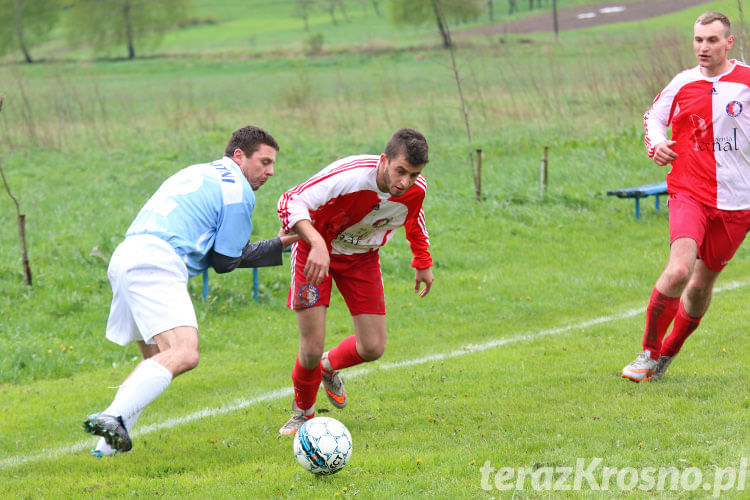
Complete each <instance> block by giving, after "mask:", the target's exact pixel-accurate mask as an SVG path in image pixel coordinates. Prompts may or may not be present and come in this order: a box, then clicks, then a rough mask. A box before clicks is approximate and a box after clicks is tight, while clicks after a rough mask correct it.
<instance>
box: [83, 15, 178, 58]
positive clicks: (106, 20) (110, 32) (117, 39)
mask: <svg viewBox="0 0 750 500" xmlns="http://www.w3.org/2000/svg"><path fill="white" fill-rule="evenodd" d="M191 3H192V2H191V0H77V1H76V2H75V4H73V7H72V8H71V9H70V17H69V25H68V37H69V39H70V40H71V41H72V42H84V43H88V44H90V45H91V46H92V47H94V48H95V49H97V50H98V49H103V48H109V47H113V46H116V45H123V44H124V45H125V46H126V47H127V51H128V59H134V58H135V43H136V40H139V41H140V42H143V43H144V44H148V45H151V46H154V47H155V46H156V45H158V44H159V43H160V42H161V40H162V39H163V37H164V34H165V33H166V32H167V31H168V30H169V29H170V28H172V27H174V26H176V25H178V24H180V23H181V22H183V21H185V20H186V19H187V18H188V13H189V8H190V4H191Z"/></svg>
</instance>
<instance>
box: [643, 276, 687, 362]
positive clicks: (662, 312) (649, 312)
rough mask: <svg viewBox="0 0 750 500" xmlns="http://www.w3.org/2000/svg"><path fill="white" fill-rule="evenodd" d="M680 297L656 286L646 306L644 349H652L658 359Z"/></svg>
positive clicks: (652, 354) (653, 356)
mask: <svg viewBox="0 0 750 500" xmlns="http://www.w3.org/2000/svg"><path fill="white" fill-rule="evenodd" d="M679 304H680V298H679V297H667V296H666V295H664V294H663V293H661V292H659V290H657V289H656V287H654V290H653V291H652V292H651V299H650V300H649V301H648V307H647V308H646V329H645V331H644V332H643V349H644V350H645V349H648V350H649V351H651V358H652V359H658V358H659V351H660V350H661V341H662V339H663V338H664V334H665V333H667V328H669V324H670V323H671V322H672V320H673V319H674V317H675V314H677V307H678V306H679Z"/></svg>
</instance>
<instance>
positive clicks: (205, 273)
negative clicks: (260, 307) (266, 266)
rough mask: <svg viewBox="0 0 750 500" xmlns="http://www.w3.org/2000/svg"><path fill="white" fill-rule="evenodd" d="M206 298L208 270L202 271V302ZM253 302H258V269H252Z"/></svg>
mask: <svg viewBox="0 0 750 500" xmlns="http://www.w3.org/2000/svg"><path fill="white" fill-rule="evenodd" d="M207 298H208V269H206V270H205V271H203V300H206V299H207ZM253 300H254V301H255V302H258V268H257V267H254V268H253Z"/></svg>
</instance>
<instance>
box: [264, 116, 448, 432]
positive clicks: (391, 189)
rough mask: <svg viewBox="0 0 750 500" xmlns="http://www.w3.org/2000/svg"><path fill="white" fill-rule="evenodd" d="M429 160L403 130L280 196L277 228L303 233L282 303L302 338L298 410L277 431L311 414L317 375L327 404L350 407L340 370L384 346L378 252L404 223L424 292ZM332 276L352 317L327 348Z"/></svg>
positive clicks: (428, 276)
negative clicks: (380, 147) (381, 148)
mask: <svg viewBox="0 0 750 500" xmlns="http://www.w3.org/2000/svg"><path fill="white" fill-rule="evenodd" d="M427 162H428V146H427V140H426V139H425V137H424V136H423V135H422V134H421V133H419V132H417V131H416V130H413V129H400V130H398V131H397V132H396V133H395V134H393V136H392V137H391V139H390V141H389V142H388V144H387V145H386V148H385V153H384V154H381V155H379V156H377V155H359V156H349V157H347V158H343V159H341V160H338V161H336V162H334V163H332V164H331V165H329V166H327V167H326V168H324V169H323V170H321V171H320V172H319V173H318V174H316V175H314V176H313V177H311V178H310V179H308V180H307V181H306V182H304V183H302V184H300V185H299V186H296V187H294V188H292V189H290V190H289V191H287V192H286V193H284V194H283V195H282V196H281V198H280V199H279V206H278V212H279V217H280V218H281V222H282V224H283V229H284V230H287V231H290V232H291V231H293V232H295V233H297V235H299V236H300V237H301V238H302V239H301V240H300V241H299V242H298V243H296V244H295V245H294V247H293V248H292V259H291V268H292V282H291V286H290V289H289V299H288V303H287V305H288V306H289V307H290V308H292V309H294V310H295V311H296V314H297V323H298V326H299V339H300V343H299V353H298V355H297V360H296V363H295V365H294V369H293V370H292V382H293V383H294V401H293V405H292V410H293V411H294V415H293V416H292V418H291V419H290V420H289V421H288V422H287V423H286V424H284V426H283V427H282V428H281V429H280V430H279V433H281V434H295V433H296V432H297V430H298V429H299V428H300V426H301V425H302V424H303V423H304V422H305V421H306V420H307V419H309V418H312V417H313V416H314V415H315V400H316V397H317V392H318V388H319V387H320V383H321V380H322V382H323V387H324V388H325V390H326V394H327V395H328V399H330V401H331V403H332V404H333V405H334V406H336V407H337V408H343V407H344V406H346V403H347V397H346V390H345V388H344V383H343V381H342V380H341V376H340V375H339V373H338V370H341V369H343V368H347V367H350V366H354V365H357V364H360V363H363V362H365V361H374V360H376V359H378V358H379V357H380V356H382V354H383V352H384V351H385V299H384V296H383V278H382V276H381V273H380V260H379V257H378V249H379V248H380V247H381V246H383V245H384V244H386V243H387V242H388V241H389V240H390V239H391V238H392V237H393V234H394V231H395V230H396V229H398V228H399V227H401V226H404V228H405V230H406V238H407V239H408V240H409V244H410V245H411V251H412V254H413V259H412V267H414V268H415V269H416V272H415V277H414V281H415V286H414V291H415V292H417V293H419V295H420V297H424V296H425V295H427V293H429V291H430V287H431V286H432V281H433V275H432V258H431V257H430V253H429V251H428V247H429V244H430V243H429V239H428V234H427V228H426V226H425V219H424V212H423V210H422V202H423V200H424V197H425V194H426V190H427V185H426V182H425V179H424V177H422V175H421V172H422V169H423V168H424V166H425V165H426V164H427ZM332 281H335V282H336V287H337V288H338V289H339V292H341V295H342V296H343V297H344V300H345V301H346V305H347V307H348V308H349V312H350V313H351V315H352V321H353V323H354V335H350V336H349V337H347V338H345V339H344V340H343V341H342V342H341V343H340V344H339V345H338V346H336V347H334V348H333V349H330V350H329V351H327V352H323V350H324V344H325V327H326V310H327V307H328V305H329V301H330V296H331V282H332ZM422 285H424V288H422Z"/></svg>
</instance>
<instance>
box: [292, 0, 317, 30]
mask: <svg viewBox="0 0 750 500" xmlns="http://www.w3.org/2000/svg"><path fill="white" fill-rule="evenodd" d="M314 5H315V0H294V15H295V16H297V17H299V18H300V19H302V22H304V23H305V31H308V32H309V31H310V14H311V13H312V10H313V7H314Z"/></svg>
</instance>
